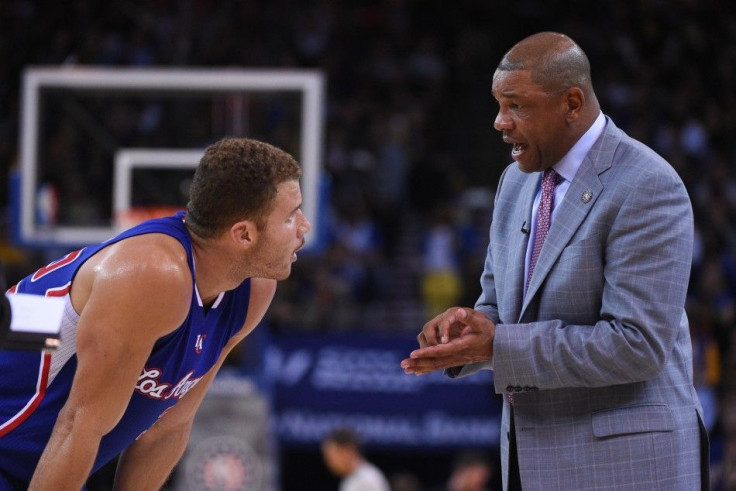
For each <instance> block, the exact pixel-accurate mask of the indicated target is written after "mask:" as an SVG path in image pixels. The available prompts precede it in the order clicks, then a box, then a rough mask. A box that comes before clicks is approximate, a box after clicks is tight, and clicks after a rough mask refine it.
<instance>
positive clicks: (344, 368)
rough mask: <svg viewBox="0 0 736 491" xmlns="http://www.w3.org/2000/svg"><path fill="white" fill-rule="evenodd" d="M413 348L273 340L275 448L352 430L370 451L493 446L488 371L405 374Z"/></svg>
mask: <svg viewBox="0 0 736 491" xmlns="http://www.w3.org/2000/svg"><path fill="white" fill-rule="evenodd" d="M416 348H417V342H416V337H415V336H414V335H401V336H397V335H390V336H389V335H380V334H367V333H359V332H350V333H345V334H332V333H331V334H325V333H320V334H316V335H288V336H284V335H279V336H275V337H273V338H272V339H271V341H270V343H269V348H268V350H267V353H266V360H265V374H266V377H267V378H268V381H269V384H268V385H269V386H270V387H271V390H272V394H271V397H270V400H271V401H272V403H273V405H274V407H273V408H272V410H273V415H274V416H273V417H274V428H273V430H274V432H275V436H277V438H278V439H279V442H280V444H281V445H285V446H299V445H309V446H313V445H314V444H315V443H319V441H320V439H321V438H322V437H323V436H324V435H325V434H326V433H327V432H328V431H330V430H331V429H333V428H335V427H342V426H350V427H352V428H354V429H356V430H357V431H358V432H359V434H360V435H361V436H362V438H363V440H364V442H365V444H366V446H367V447H374V448H375V447H391V448H397V447H404V448H405V449H406V448H407V447H411V448H414V449H422V450H430V449H438V450H439V449H447V448H459V447H468V446H476V447H480V446H483V447H487V446H497V445H498V442H499V431H500V413H501V405H500V404H501V399H500V396H497V395H496V394H495V393H494V391H493V378H492V372H491V371H482V372H480V373H477V374H475V375H472V376H470V377H465V378H461V379H450V378H449V377H446V376H445V375H444V374H442V373H432V374H429V375H423V376H415V375H406V374H404V371H403V370H402V369H401V367H400V366H399V363H400V362H401V360H402V359H404V358H406V357H407V356H408V355H409V353H410V352H411V351H412V350H413V349H416Z"/></svg>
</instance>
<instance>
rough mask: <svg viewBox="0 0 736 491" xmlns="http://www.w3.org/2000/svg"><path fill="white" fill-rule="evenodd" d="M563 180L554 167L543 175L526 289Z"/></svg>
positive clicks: (510, 396) (510, 402)
mask: <svg viewBox="0 0 736 491" xmlns="http://www.w3.org/2000/svg"><path fill="white" fill-rule="evenodd" d="M561 181H562V177H561V176H560V175H559V174H558V173H557V172H555V170H554V169H553V168H551V167H550V168H549V169H547V170H545V171H544V176H543V177H542V197H541V198H540V200H539V207H538V208H537V231H536V232H535V233H534V247H533V248H532V258H531V261H530V263H529V273H528V274H527V275H526V284H525V285H524V291H526V289H527V288H529V281H530V280H531V278H532V273H534V266H536V265H537V259H539V251H541V250H542V245H544V239H546V238H547V232H549V223H550V218H551V217H552V208H553V207H554V201H555V187H557V185H558V184H559V183H560V182H561ZM506 399H508V401H509V404H511V405H512V406H513V405H514V394H512V393H511V392H507V393H506Z"/></svg>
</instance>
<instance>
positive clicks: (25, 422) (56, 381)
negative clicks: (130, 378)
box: [0, 212, 250, 482]
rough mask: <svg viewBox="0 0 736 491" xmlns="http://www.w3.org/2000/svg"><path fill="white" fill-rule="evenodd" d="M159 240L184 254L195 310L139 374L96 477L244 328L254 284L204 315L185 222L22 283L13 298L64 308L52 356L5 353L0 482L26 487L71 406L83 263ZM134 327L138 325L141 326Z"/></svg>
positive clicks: (164, 224) (151, 226)
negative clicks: (168, 240) (76, 301)
mask: <svg viewBox="0 0 736 491" xmlns="http://www.w3.org/2000/svg"><path fill="white" fill-rule="evenodd" d="M149 233H162V234H166V235H169V236H171V237H174V238H175V239H177V240H178V241H179V243H181V245H182V246H183V247H184V249H186V252H187V257H188V262H189V269H190V271H191V272H192V284H193V285H194V286H193V288H192V302H191V307H190V309H189V314H188V316H187V318H186V320H185V321H184V322H183V323H182V324H181V326H179V327H178V328H177V329H175V330H174V331H173V332H171V333H169V334H167V335H166V336H164V337H162V338H160V339H159V340H158V341H157V342H156V343H155V345H154V347H153V350H152V351H151V354H150V356H149V358H148V360H147V361H146V363H145V366H144V367H143V370H142V371H141V374H140V376H139V378H138V382H137V384H136V386H135V390H134V391H133V395H132V397H131V399H130V403H129V404H128V408H127V409H126V411H125V414H124V415H123V417H122V419H121V420H120V422H119V423H118V424H117V426H115V428H114V429H113V430H112V431H111V432H110V433H108V434H107V435H105V436H104V437H103V439H102V441H101V443H100V448H99V451H98V454H97V459H96V461H95V464H94V468H93V471H94V470H97V469H99V468H100V467H102V465H104V464H105V463H107V462H109V461H110V460H111V459H113V458H114V457H116V456H117V455H118V454H119V453H120V452H121V451H122V450H124V449H125V448H126V447H128V446H129V445H130V444H131V443H133V442H134V441H135V440H136V439H137V438H138V437H139V436H140V435H142V434H143V433H144V432H145V431H146V430H148V429H149V428H150V427H151V426H152V425H153V424H154V423H155V422H156V420H157V419H158V418H159V417H161V416H162V415H163V414H164V412H166V410H167V409H169V408H171V407H172V406H173V405H174V404H176V402H177V401H178V400H179V399H180V398H181V397H183V396H184V395H185V394H186V393H187V392H188V391H189V390H190V389H191V388H192V387H194V386H195V385H196V384H197V383H198V382H199V380H200V379H201V378H202V376H204V375H205V373H207V371H208V370H209V369H210V368H211V367H212V366H213V365H214V364H215V362H216V361H217V359H218V357H219V355H220V353H221V351H222V348H223V347H224V346H225V344H226V343H227V342H228V340H229V339H230V338H231V337H232V336H233V335H234V334H235V333H237V332H238V331H239V330H240V329H241V328H242V327H243V324H244V322H245V317H246V314H247V311H248V301H249V299H250V279H248V280H246V281H244V282H243V283H242V284H241V285H240V286H239V287H237V288H236V289H234V290H231V291H228V292H223V293H221V294H220V295H219V296H218V298H217V299H216V300H215V302H214V303H213V304H212V305H211V306H210V308H209V310H207V311H205V309H204V307H203V305H202V301H201V299H200V296H199V293H198V291H197V288H196V284H194V262H193V257H192V243H191V238H190V236H189V233H188V231H187V229H186V227H185V226H184V214H183V213H182V212H180V213H177V214H176V215H174V216H171V217H167V218H160V219H154V220H149V221H146V222H144V223H142V224H140V225H138V226H136V227H133V228H131V229H129V230H127V231H125V232H123V233H121V234H120V235H118V236H116V237H114V238H112V239H110V240H108V241H106V242H103V243H101V244H98V245H95V246H90V247H86V248H84V249H81V250H78V251H75V252H72V253H70V254H67V255H66V256H64V257H63V258H61V259H59V260H58V261H55V262H53V263H51V264H49V265H47V266H44V267H43V268H41V269H39V270H38V271H36V272H35V273H33V274H32V275H29V276H27V277H26V278H24V279H22V280H21V281H20V282H19V283H18V284H17V285H15V286H13V287H12V288H11V289H10V290H9V291H8V293H9V294H13V293H29V294H35V295H46V296H62V297H64V298H65V299H66V302H67V304H66V308H65V312H64V317H63V321H62V328H61V344H60V346H59V348H58V349H57V350H56V351H54V352H53V353H50V354H49V353H43V352H35V351H2V350H0V476H2V475H5V476H8V477H10V478H12V479H14V480H18V481H21V482H28V481H29V480H30V478H31V476H32V475H33V472H34V469H35V467H36V464H37V463H38V460H39V457H40V456H41V453H42V452H43V449H44V448H45V446H46V443H47V442H48V440H49V437H50V435H51V430H52V428H53V426H54V423H55V421H56V417H57V415H58V413H59V411H60V409H61V408H62V406H63V405H64V403H65V402H66V399H67V397H68V395H69V390H70V388H71V384H72V379H73V377H74V372H75V371H76V366H77V362H76V361H77V358H76V326H77V323H78V320H79V315H78V314H77V313H76V312H75V311H74V309H73V308H72V305H71V301H70V300H69V290H70V288H71V282H72V281H73V279H74V276H75V274H76V272H77V271H78V270H79V268H80V266H81V265H82V264H84V262H85V261H86V260H87V259H89V258H90V257H92V256H93V255H94V254H95V253H97V252H98V251H100V250H101V249H103V248H104V247H106V246H108V245H110V244H114V243H115V242H118V241H120V240H123V239H126V238H129V237H133V236H136V235H142V234H149ZM130 322H131V324H132V325H135V323H136V319H133V318H131V319H130Z"/></svg>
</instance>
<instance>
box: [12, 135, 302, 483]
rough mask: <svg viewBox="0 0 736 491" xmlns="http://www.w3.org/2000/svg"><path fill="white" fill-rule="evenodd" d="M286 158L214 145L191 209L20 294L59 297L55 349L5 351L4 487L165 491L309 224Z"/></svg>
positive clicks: (240, 144) (34, 280) (31, 280)
mask: <svg viewBox="0 0 736 491" xmlns="http://www.w3.org/2000/svg"><path fill="white" fill-rule="evenodd" d="M300 173H301V171H300V168H299V166H298V165H297V163H296V161H295V160H294V159H293V157H291V156H290V155H289V154H287V153H286V152H284V151H282V150H280V149H278V148H275V147H273V146H271V145H268V144H266V143H262V142H259V141H255V140H251V139H236V138H228V139H224V140H221V141H219V142H217V143H215V144H213V145H211V146H210V147H208V148H207V149H206V151H205V154H204V157H203V158H202V160H201V162H200V163H199V166H198V168H197V170H196V172H195V175H194V180H193V183H192V187H191V199H190V201H189V203H188V205H187V211H186V212H180V213H178V214H176V215H174V216H171V217H168V218H161V219H154V220H149V221H147V222H144V223H143V224H141V225H138V226H136V227H133V228H132V229H130V230H128V231H126V232H123V233H122V234H120V235H118V236H117V237H115V238H112V239H110V240H108V241H107V242H104V243H102V244H98V245H94V246H89V247H86V248H84V249H82V250H79V251H76V252H72V253H70V254H68V255H67V256H64V257H63V258H61V259H60V260H58V261H56V262H53V263H51V264H49V265H48V266H45V267H43V268H41V269H39V270H38V271H36V272H35V273H34V274H33V275H31V276H28V277H26V278H24V279H23V280H21V281H20V282H19V283H18V284H17V285H15V286H13V287H12V288H11V289H10V291H9V293H10V294H12V293H15V292H19V293H31V294H38V295H47V296H49V295H53V296H62V297H63V298H64V299H65V300H66V310H65V315H64V320H63V325H62V330H61V346H60V347H59V349H58V350H57V351H56V352H54V353H53V354H43V353H37V352H30V351H28V352H9V351H6V352H2V351H0V490H6V489H26V488H29V487H30V488H31V489H80V488H81V487H82V486H83V485H84V483H85V481H86V480H87V478H88V476H89V475H90V474H91V473H92V472H94V471H95V470H97V469H99V468H100V467H101V466H102V465H104V464H105V463H107V462H109V461H110V460H112V459H114V458H115V457H116V456H117V455H118V454H120V459H119V462H118V467H117V473H116V476H115V486H116V488H117V489H159V488H160V487H161V486H162V485H163V483H164V482H165V481H166V479H167V476H168V475H169V473H170V472H171V470H172V468H173V467H174V465H175V464H176V463H177V461H178V460H179V458H180V457H181V455H182V453H183V452H184V450H185V447H186V445H187V440H188V436H189V431H190V428H191V425H192V421H193V418H194V415H195V412H196V411H197V408H198V406H199V404H200V402H201V401H202V398H203V397H204V395H205V393H206V391H207V388H208V387H209V386H210V384H211V383H212V380H213V378H214V377H215V374H216V373H217V370H218V369H219V368H220V366H221V365H222V363H223V360H224V359H225V357H226V356H227V354H228V353H229V352H230V351H231V350H232V349H233V347H234V346H235V345H236V344H237V343H238V342H239V341H240V340H242V339H243V338H244V337H245V336H246V335H248V333H249V332H250V331H252V330H253V329H254V328H255V327H256V325H257V324H258V323H259V321H260V320H261V319H262V318H263V316H264V314H265V313H266V309H267V308H268V306H269V304H270V303H271V300H272V298H273V295H274V292H275V290H276V282H277V281H278V280H283V279H285V278H287V277H288V276H289V274H290V272H291V265H292V263H293V262H294V261H295V260H296V252H297V251H298V250H299V249H300V248H301V247H302V246H303V245H304V237H305V234H306V233H307V232H308V231H309V230H310V228H311V225H310V223H309V221H308V220H307V218H306V217H305V216H304V215H303V214H302V211H301V209H300V206H301V202H302V197H301V191H300V187H299V177H300Z"/></svg>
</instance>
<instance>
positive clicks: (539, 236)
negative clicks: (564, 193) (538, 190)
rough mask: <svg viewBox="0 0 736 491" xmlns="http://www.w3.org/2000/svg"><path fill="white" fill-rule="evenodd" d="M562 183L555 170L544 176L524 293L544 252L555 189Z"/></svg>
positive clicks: (546, 172) (545, 173)
mask: <svg viewBox="0 0 736 491" xmlns="http://www.w3.org/2000/svg"><path fill="white" fill-rule="evenodd" d="M560 181H561V178H560V175H559V174H558V173H557V172H555V170H554V169H553V168H551V167H550V168H549V169H547V170H545V171H544V176H543V177H542V197H541V199H540V200H539V207H538V208H537V231H536V232H535V234H534V248H533V249H532V258H531V261H530V262H529V273H528V274H527V275H526V284H525V285H524V291H526V289H527V288H529V282H530V281H531V279H532V273H534V266H536V265H537V259H539V252H540V251H541V250H542V245H544V239H546V238H547V232H549V223H550V218H551V216H552V208H553V207H554V201H555V187H556V186H557V185H558V184H559V183H560Z"/></svg>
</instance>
